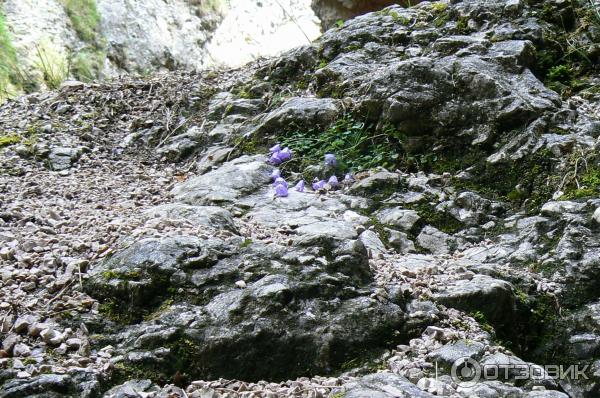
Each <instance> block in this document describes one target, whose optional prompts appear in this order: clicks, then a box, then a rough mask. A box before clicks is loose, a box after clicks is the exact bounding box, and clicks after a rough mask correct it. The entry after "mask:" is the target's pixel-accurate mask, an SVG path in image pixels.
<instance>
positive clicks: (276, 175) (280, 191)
mask: <svg viewBox="0 0 600 398" xmlns="http://www.w3.org/2000/svg"><path fill="white" fill-rule="evenodd" d="M269 152H270V154H271V157H270V158H269V162H270V163H271V164H272V165H275V166H277V165H280V164H282V163H283V162H286V161H288V160H291V159H292V151H291V150H290V148H288V147H285V148H283V149H282V148H281V145H280V144H277V145H275V146H273V147H272V148H271V149H270V150H269ZM325 168H326V169H329V170H331V169H335V168H337V159H336V157H335V155H334V154H332V153H327V154H325ZM271 181H272V182H273V187H275V196H277V197H280V198H283V197H286V196H288V195H289V191H288V183H287V181H286V180H285V179H284V178H283V177H282V176H281V171H280V170H279V169H274V170H273V172H272V173H271ZM353 182H354V178H353V177H352V175H350V174H346V176H345V177H344V180H343V181H342V182H341V183H340V181H339V180H338V178H337V177H336V176H335V174H333V175H332V176H331V177H329V179H328V180H319V179H318V178H315V179H314V180H313V182H312V185H311V186H312V189H313V191H319V190H321V189H331V190H335V189H338V188H339V187H340V185H344V186H346V185H351V184H352V183H353ZM294 188H295V189H296V191H298V192H304V190H305V188H306V183H305V182H304V180H300V181H299V182H298V183H297V184H296V186H295V187H294Z"/></svg>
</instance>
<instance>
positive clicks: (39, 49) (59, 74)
mask: <svg viewBox="0 0 600 398" xmlns="http://www.w3.org/2000/svg"><path fill="white" fill-rule="evenodd" d="M36 54H37V62H36V67H37V68H38V70H40V72H41V73H42V79H43V80H44V83H45V84H46V86H47V87H48V88H49V89H51V90H55V89H57V88H59V87H60V85H61V84H62V82H64V81H65V80H66V78H67V76H68V70H69V68H68V63H67V58H66V57H65V56H64V55H63V54H61V53H60V52H59V51H57V50H55V49H54V48H52V47H51V46H50V45H45V44H43V45H38V46H36Z"/></svg>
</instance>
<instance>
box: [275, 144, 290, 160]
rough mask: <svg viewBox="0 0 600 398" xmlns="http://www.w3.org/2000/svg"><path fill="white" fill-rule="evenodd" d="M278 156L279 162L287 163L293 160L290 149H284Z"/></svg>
mask: <svg viewBox="0 0 600 398" xmlns="http://www.w3.org/2000/svg"><path fill="white" fill-rule="evenodd" d="M277 156H278V157H279V160H281V161H282V162H285V161H287V160H290V159H291V158H292V151H290V148H288V147H285V148H284V149H282V150H281V151H280V152H278V153H277Z"/></svg>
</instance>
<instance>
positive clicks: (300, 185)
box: [296, 180, 304, 192]
mask: <svg viewBox="0 0 600 398" xmlns="http://www.w3.org/2000/svg"><path fill="white" fill-rule="evenodd" d="M296 191H298V192H304V180H300V182H298V184H296Z"/></svg>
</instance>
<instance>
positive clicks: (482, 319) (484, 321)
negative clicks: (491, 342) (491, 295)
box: [470, 311, 494, 335]
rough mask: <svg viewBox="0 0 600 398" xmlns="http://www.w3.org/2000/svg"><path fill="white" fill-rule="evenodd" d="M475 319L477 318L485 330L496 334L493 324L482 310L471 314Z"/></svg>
mask: <svg viewBox="0 0 600 398" xmlns="http://www.w3.org/2000/svg"><path fill="white" fill-rule="evenodd" d="M470 315H471V316H472V317H473V319H475V320H476V321H477V323H479V326H481V328H482V329H483V330H485V331H486V332H488V333H490V334H492V335H493V334H494V328H493V327H492V325H490V323H489V322H488V320H487V318H486V316H485V314H484V313H483V312H481V311H475V312H473V313H471V314H470Z"/></svg>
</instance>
